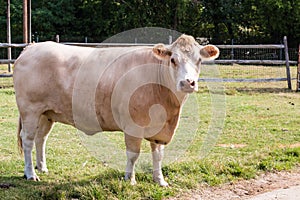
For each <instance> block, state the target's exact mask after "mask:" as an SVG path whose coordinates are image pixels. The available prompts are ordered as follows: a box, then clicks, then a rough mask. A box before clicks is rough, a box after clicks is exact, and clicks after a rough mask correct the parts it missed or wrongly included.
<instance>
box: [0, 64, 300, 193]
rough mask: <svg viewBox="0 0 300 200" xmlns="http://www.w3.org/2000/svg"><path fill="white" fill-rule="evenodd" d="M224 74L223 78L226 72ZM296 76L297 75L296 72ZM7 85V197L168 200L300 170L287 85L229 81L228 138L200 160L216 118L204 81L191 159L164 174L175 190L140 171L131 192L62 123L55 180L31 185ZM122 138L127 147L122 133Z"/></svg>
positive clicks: (52, 172)
mask: <svg viewBox="0 0 300 200" xmlns="http://www.w3.org/2000/svg"><path fill="white" fill-rule="evenodd" d="M237 67H238V66H237ZM220 68H221V69H220V71H221V72H222V70H224V68H223V67H220ZM240 68H241V69H240V71H242V70H244V68H243V67H240ZM233 70H235V69H233ZM292 72H293V77H295V68H293V69H292ZM222 73H223V72H222ZM236 73H237V74H238V75H239V76H240V72H236ZM249 73H252V72H249ZM249 73H245V74H249ZM265 75H266V77H267V76H268V75H267V73H266V74H265ZM0 86H1V89H0V99H1V105H0V132H1V133H0V197H1V199H163V198H166V197H171V196H175V195H180V194H182V193H185V192H187V191H188V190H191V189H193V188H199V187H202V186H204V185H206V184H208V185H218V184H222V183H226V182H230V181H236V180H240V179H250V178H254V177H255V176H256V175H257V174H259V173H263V172H265V171H271V172H272V171H277V170H291V169H293V168H294V167H296V166H298V165H299V164H300V129H299V127H300V126H299V122H300V93H295V92H292V91H289V90H287V89H286V88H287V86H286V83H285V82H277V83H226V85H225V94H226V108H225V109H226V118H225V122H224V128H223V131H222V134H221V135H220V136H219V137H218V139H217V142H216V143H215V144H213V148H212V149H211V151H210V153H209V154H208V155H207V156H206V157H204V158H202V159H200V158H199V152H200V149H201V148H202V147H203V146H205V144H203V141H204V138H205V137H206V135H207V131H208V128H209V126H210V123H211V118H213V116H212V114H211V113H212V112H211V110H212V109H213V108H212V103H211V92H210V91H209V90H208V89H207V85H206V84H205V83H200V86H199V92H198V93H197V94H195V97H196V98H197V101H198V110H199V118H200V120H199V123H198V124H197V132H196V135H195V136H194V138H193V139H192V140H191V141H190V144H189V148H188V149H187V150H186V152H185V154H184V155H183V156H182V157H181V158H180V159H179V160H178V161H174V162H172V163H169V164H167V165H165V166H164V168H163V172H164V175H165V178H166V181H168V182H169V184H170V187H167V188H162V187H159V186H158V185H156V184H154V183H153V181H152V176H151V173H147V172H144V173H142V172H140V173H137V181H138V184H137V185H136V186H131V185H130V184H129V183H128V182H125V181H124V180H123V176H124V172H123V171H120V170H116V169H114V168H110V167H109V166H107V165H106V164H103V163H102V162H100V161H99V160H97V159H96V158H95V157H93V155H92V154H91V153H90V152H89V151H88V150H87V149H86V147H85V146H84V145H83V143H82V141H81V139H80V138H79V137H78V134H77V133H76V130H75V129H74V128H72V127H70V126H65V125H62V124H56V126H55V127H54V129H53V131H52V133H51V134H50V136H49V139H48V143H47V161H48V163H47V164H48V169H49V174H38V175H39V176H40V178H41V181H40V182H30V181H26V180H24V179H23V167H24V162H23V158H22V157H21V156H20V155H19V154H18V150H17V145H16V124H17V117H18V111H17V108H16V104H15V97H14V91H13V88H12V79H11V78H1V79H0ZM293 87H295V83H294V82H293ZM116 138H120V139H119V140H121V141H119V142H120V143H122V135H121V134H118V136H116V137H115V138H114V139H116ZM99 149H101V148H99ZM112 153H113V152H112ZM166 156H167V155H166ZM121 161H122V160H121ZM123 162H124V163H125V162H126V161H125V160H123Z"/></svg>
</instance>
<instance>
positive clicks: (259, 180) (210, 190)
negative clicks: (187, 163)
mask: <svg viewBox="0 0 300 200" xmlns="http://www.w3.org/2000/svg"><path fill="white" fill-rule="evenodd" d="M298 185H300V167H298V168H297V169H295V170H293V171H290V172H287V171H281V172H275V173H269V172H268V173H265V174H261V175H260V176H258V177H256V178H255V179H251V180H242V181H237V182H234V183H228V184H224V185H221V186H218V187H208V186H203V187H202V188H199V189H197V190H193V191H191V192H190V193H188V194H184V195H180V196H178V197H176V198H170V199H169V200H179V199H180V200H183V199H185V200H196V199H197V200H241V199H251V198H252V197H254V196H256V195H259V194H262V193H266V192H269V191H273V190H277V189H287V188H290V187H292V186H298Z"/></svg>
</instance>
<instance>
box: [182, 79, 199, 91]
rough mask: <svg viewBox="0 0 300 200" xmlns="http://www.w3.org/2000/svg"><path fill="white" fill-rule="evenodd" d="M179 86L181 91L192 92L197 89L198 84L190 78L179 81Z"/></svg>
mask: <svg viewBox="0 0 300 200" xmlns="http://www.w3.org/2000/svg"><path fill="white" fill-rule="evenodd" d="M179 87H180V90H181V91H182V92H186V93H192V92H195V91H198V84H197V82H196V81H194V80H192V79H186V80H182V81H180V82H179Z"/></svg>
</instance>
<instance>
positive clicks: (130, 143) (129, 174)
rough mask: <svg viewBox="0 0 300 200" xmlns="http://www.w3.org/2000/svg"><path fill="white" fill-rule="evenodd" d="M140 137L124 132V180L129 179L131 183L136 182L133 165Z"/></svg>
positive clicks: (139, 147)
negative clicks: (125, 160) (125, 157)
mask: <svg viewBox="0 0 300 200" xmlns="http://www.w3.org/2000/svg"><path fill="white" fill-rule="evenodd" d="M141 143H142V139H141V138H136V137H133V136H130V135H127V134H126V133H125V144H126V155H127V165H126V170H125V180H126V181H127V180H130V183H131V185H135V184H136V180H135V173H134V166H135V162H136V160H137V159H138V157H139V155H140V149H141Z"/></svg>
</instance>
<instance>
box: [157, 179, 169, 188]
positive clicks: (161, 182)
mask: <svg viewBox="0 0 300 200" xmlns="http://www.w3.org/2000/svg"><path fill="white" fill-rule="evenodd" d="M154 182H156V183H158V184H159V185H160V186H161V187H168V186H169V184H168V183H167V182H166V181H165V180H163V179H162V180H154Z"/></svg>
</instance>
